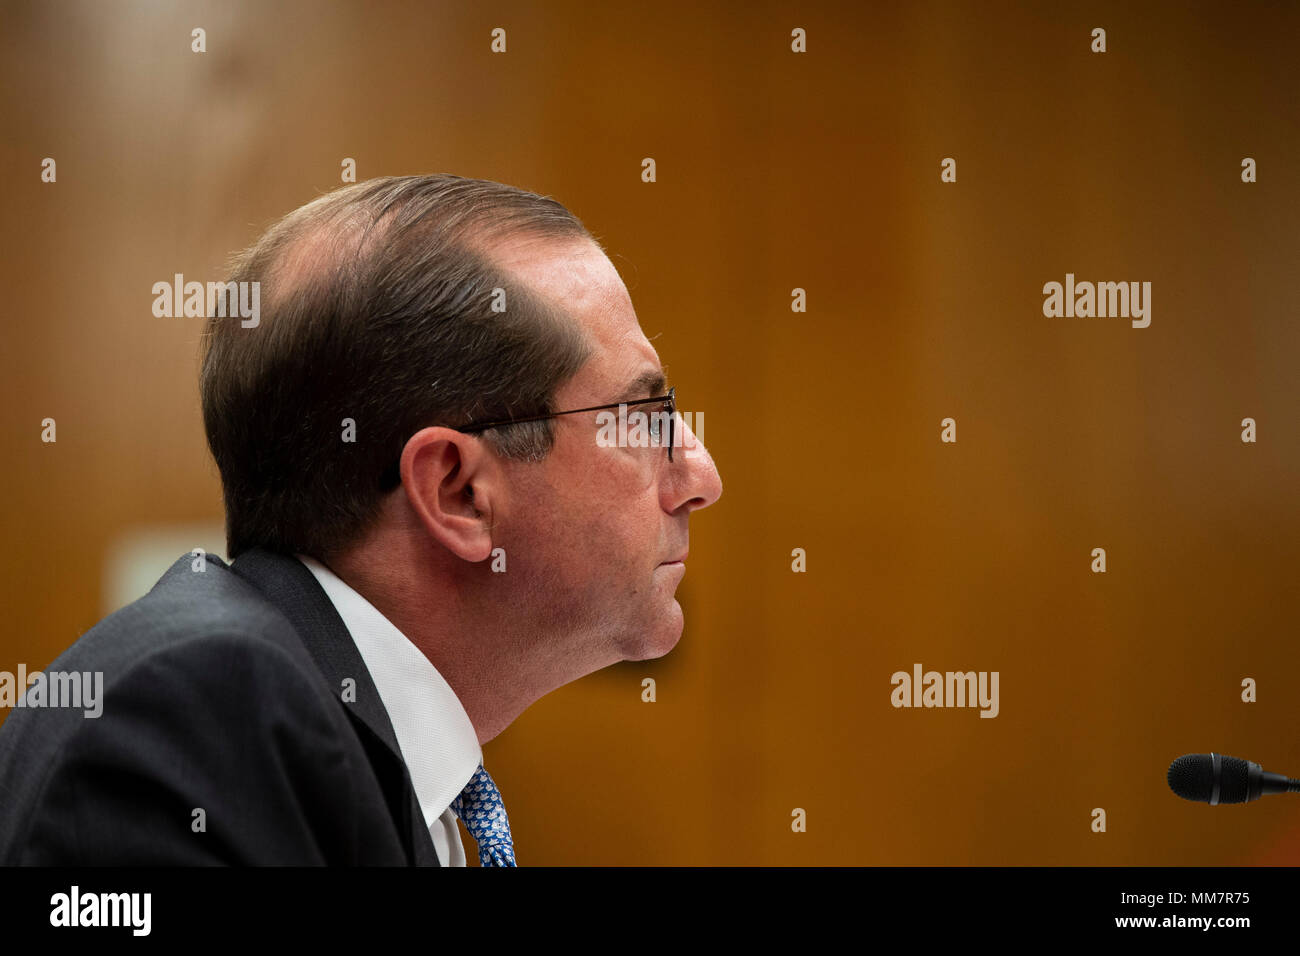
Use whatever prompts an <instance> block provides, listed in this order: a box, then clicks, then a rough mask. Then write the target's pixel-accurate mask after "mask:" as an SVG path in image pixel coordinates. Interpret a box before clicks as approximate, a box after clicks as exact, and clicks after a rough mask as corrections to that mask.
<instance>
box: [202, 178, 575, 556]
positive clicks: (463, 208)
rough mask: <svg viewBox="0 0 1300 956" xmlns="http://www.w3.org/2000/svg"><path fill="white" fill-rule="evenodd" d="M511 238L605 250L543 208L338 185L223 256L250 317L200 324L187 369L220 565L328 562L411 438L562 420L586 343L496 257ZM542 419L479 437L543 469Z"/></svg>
mask: <svg viewBox="0 0 1300 956" xmlns="http://www.w3.org/2000/svg"><path fill="white" fill-rule="evenodd" d="M516 238H537V239H545V240H553V241H568V242H574V241H581V240H587V241H590V242H592V243H595V244H596V246H597V247H598V248H599V246H600V244H599V242H597V240H596V239H595V238H594V237H593V236H592V235H591V234H590V233H589V232H588V231H587V229H586V227H585V226H583V224H582V223H581V221H580V220H579V219H578V218H577V217H576V216H574V215H573V213H571V212H570V211H569V210H568V209H566V208H565V207H564V206H563V205H561V204H560V203H559V202H557V201H556V200H554V199H551V198H549V197H543V196H539V195H536V194H534V193H531V192H526V191H524V190H522V189H517V188H515V187H513V186H507V185H503V184H501V183H495V182H489V181H486V180H478V179H465V178H462V177H459V176H452V175H447V174H443V175H431V176H402V177H386V178H382V179H372V180H367V181H365V182H362V183H357V184H356V185H352V186H345V187H342V188H340V189H336V190H334V191H333V192H330V193H327V194H326V195H324V196H321V197H320V198H318V199H316V200H315V201H313V202H310V203H308V204H307V205H305V206H302V207H301V208H299V209H296V210H294V211H293V212H291V213H289V214H288V215H286V216H284V217H283V218H282V219H280V220H279V221H278V222H276V223H275V224H274V225H272V226H271V227H270V228H269V229H268V230H267V231H266V232H265V233H264V234H263V235H262V237H261V238H260V239H258V241H257V242H256V243H254V244H253V245H252V246H251V247H249V248H248V249H246V250H244V251H243V252H241V253H238V254H237V255H236V256H235V257H234V259H233V261H232V266H231V270H230V276H229V280H228V281H231V282H259V283H260V291H261V303H262V305H261V316H260V321H259V322H258V323H257V324H256V325H255V326H253V327H250V328H245V327H243V325H242V324H241V322H240V321H239V320H238V319H234V320H232V319H230V318H223V317H221V316H219V315H216V314H209V316H208V320H207V326H206V329H205V331H204V335H203V341H202V344H201V360H200V372H199V393H200V399H201V404H202V409H203V423H204V428H205V431H206V433H207V439H208V446H209V448H210V449H211V450H212V456H213V458H214V459H215V460H216V463H217V467H218V469H219V470H220V472H221V483H222V495H223V498H224V500H225V507H226V539H227V551H228V555H227V556H228V557H229V558H231V559H233V558H235V557H236V556H237V555H238V554H239V553H240V552H242V551H245V550H246V549H248V548H251V547H262V548H266V549H268V550H272V551H278V552H282V553H301V554H307V555H311V556H314V557H318V558H321V559H326V558H328V557H329V556H330V555H331V554H334V553H336V552H338V551H339V550H341V549H344V548H346V547H348V546H349V545H351V544H352V543H354V542H355V541H356V540H357V538H358V537H359V536H360V535H361V534H363V533H364V532H365V530H366V529H367V528H368V527H369V526H370V525H371V523H372V522H373V521H374V519H375V518H376V516H377V514H378V511H379V506H380V503H381V501H382V498H383V496H384V495H385V494H387V493H388V492H389V491H391V490H392V487H393V481H394V480H396V476H394V475H393V473H392V469H391V465H392V464H393V463H394V462H395V461H396V460H397V459H398V458H399V456H400V455H401V451H402V448H403V447H404V445H405V444H406V441H407V439H409V438H410V436H411V435H413V434H414V433H415V432H417V431H419V430H420V429H421V428H424V427H427V426H430V425H446V426H449V427H457V426H460V425H464V424H466V423H469V422H471V421H497V420H500V419H505V418H512V417H522V416H527V415H541V414H549V413H551V412H553V411H555V410H556V409H555V408H554V407H553V404H552V402H553V398H554V395H555V392H556V390H557V389H558V388H559V387H560V386H561V385H562V384H564V382H566V381H568V380H569V379H570V378H571V377H572V376H573V375H574V374H575V373H576V372H577V371H578V369H580V368H581V367H582V365H583V364H584V363H585V362H586V360H587V358H588V357H589V355H590V354H591V346H590V343H589V341H588V339H587V337H586V336H585V335H584V334H583V332H582V330H581V329H580V327H579V326H578V325H577V324H576V323H574V322H573V321H572V319H570V318H569V317H568V316H567V315H565V314H564V313H563V310H562V308H561V307H559V305H558V304H555V303H552V302H549V301H547V300H545V299H543V298H542V297H541V296H540V295H539V294H537V293H535V292H534V291H533V290H532V289H531V288H530V287H529V286H528V285H527V284H526V283H525V282H523V281H522V280H520V279H519V278H518V277H516V276H514V275H513V274H512V273H510V271H509V270H506V269H503V268H501V267H500V266H498V265H497V264H496V263H495V262H494V260H493V256H492V253H491V249H493V248H494V247H496V246H497V245H498V244H500V243H503V242H506V241H509V240H512V239H516ZM494 290H497V291H494ZM502 295H504V302H505V311H504V312H501V311H493V304H494V303H496V304H498V307H499V303H501V301H502ZM552 425H553V423H552V422H550V421H540V422H529V423H521V424H517V425H511V426H506V427H503V428H494V429H490V430H488V431H485V432H483V433H482V437H483V438H484V439H485V440H486V441H488V442H489V443H490V446H491V447H492V448H493V450H494V451H496V452H497V453H498V454H500V455H502V456H504V457H507V458H512V459H519V460H528V461H538V460H541V459H542V458H544V457H545V456H546V455H547V454H548V453H549V451H550V449H551V447H552V445H553V443H554V431H553V427H552ZM349 426H350V427H349ZM386 475H387V476H388V480H387V481H386V480H385V476H386Z"/></svg>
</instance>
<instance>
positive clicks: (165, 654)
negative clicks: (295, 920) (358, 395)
mask: <svg viewBox="0 0 1300 956" xmlns="http://www.w3.org/2000/svg"><path fill="white" fill-rule="evenodd" d="M192 560H193V558H192V557H191V556H190V555H188V554H187V555H185V556H183V557H182V558H180V559H179V560H178V561H177V562H176V563H175V564H173V565H172V566H171V568H170V570H168V571H167V573H166V574H164V575H163V577H162V578H161V579H160V580H159V581H158V583H157V584H156V585H155V586H154V587H153V589H152V590H151V591H150V592H149V593H148V594H147V595H145V596H144V597H142V598H140V599H139V600H138V601H136V602H134V603H133V604H130V605H128V606H127V607H124V608H123V609H122V610H120V611H118V612H117V613H115V614H112V615H110V616H109V617H107V618H105V619H104V620H103V621H100V622H99V624H97V625H96V626H95V627H93V628H91V630H89V631H87V632H86V633H85V634H84V635H83V636H82V637H81V638H80V639H79V640H78V641H77V642H76V643H75V644H73V645H72V646H71V647H70V648H68V650H67V651H65V652H64V653H63V654H62V655H60V656H59V658H58V659H57V660H55V661H54V662H53V663H52V664H50V666H49V667H48V668H46V671H47V673H48V672H51V671H64V672H66V671H82V672H86V671H89V672H94V671H102V672H103V675H104V676H103V682H104V683H103V712H102V714H101V716H99V717H98V718H89V717H86V716H85V715H84V711H83V710H82V709H70V708H14V709H13V710H12V711H10V713H9V717H8V719H7V720H6V721H5V722H4V725H3V726H0V863H3V864H6V865H12V864H19V863H30V864H43V865H82V864H88V865H99V864H124V865H164V866H167V865H190V864H222V863H227V864H384V865H406V864H415V865H424V866H438V865H440V864H439V860H438V857H437V854H436V853H435V852H434V847H433V840H432V838H431V837H430V835H429V830H428V828H427V827H426V826H425V823H424V819H423V815H422V814H421V812H420V805H419V801H418V800H417V798H416V795H415V791H414V789H413V788H412V785H411V778H410V774H409V772H408V770H407V768H406V764H405V762H404V761H403V760H402V757H401V753H400V751H399V749H398V746H397V739H396V737H395V736H394V734H393V728H392V724H391V723H390V722H389V719H388V714H387V712H386V711H385V710H384V707H383V704H382V703H381V701H380V699H379V693H378V691H377V690H376V689H375V685H374V682H373V681H372V680H371V677H370V674H369V673H368V672H367V671H366V668H365V664H364V663H363V662H362V660H361V655H360V654H359V653H358V651H357V649H356V645H355V644H354V643H353V642H352V638H351V636H350V635H349V634H348V631H347V628H346V627H345V626H344V624H343V621H342V619H341V618H340V617H339V615H338V612H337V611H335V609H334V606H333V604H331V603H330V600H329V598H328V597H327V596H326V595H325V592H324V591H323V590H322V589H321V587H320V585H319V584H318V583H317V581H316V579H315V577H313V575H312V573H311V572H310V571H309V570H307V568H306V567H304V566H303V564H302V562H300V561H299V560H298V559H297V558H294V557H293V556H291V555H279V554H272V553H269V552H266V551H261V550H250V551H248V552H245V553H243V554H241V555H240V556H239V557H238V558H237V559H236V560H235V561H234V562H233V563H232V564H229V565H227V564H226V563H225V562H223V561H221V560H220V559H219V558H216V557H213V556H208V557H207V567H206V570H205V571H202V572H196V571H194V570H192V569H191V562H192ZM16 663H17V662H14V663H11V664H9V665H7V666H10V667H12V666H15V665H16ZM346 678H351V679H352V680H354V681H355V682H356V699H355V703H350V702H345V701H344V699H343V688H344V683H343V682H344V680H345V679H346ZM20 691H21V689H20ZM197 809H201V810H203V811H204V817H205V818H206V832H195V829H194V824H195V820H196V819H199V817H198V816H197V815H196V814H195V812H194V811H195V810H197Z"/></svg>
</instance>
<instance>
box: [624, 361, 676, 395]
mask: <svg viewBox="0 0 1300 956" xmlns="http://www.w3.org/2000/svg"><path fill="white" fill-rule="evenodd" d="M666 391H668V379H667V378H666V377H665V376H664V372H663V369H657V368H652V369H649V370H647V371H645V372H642V373H641V374H640V375H638V376H637V377H636V378H634V379H633V380H632V383H631V384H630V385H628V387H627V388H626V389H625V390H624V392H623V394H622V395H621V396H619V399H618V400H619V401H620V402H630V401H634V400H635V399H638V398H652V397H654V396H655V395H662V394H664V393H665V392H666Z"/></svg>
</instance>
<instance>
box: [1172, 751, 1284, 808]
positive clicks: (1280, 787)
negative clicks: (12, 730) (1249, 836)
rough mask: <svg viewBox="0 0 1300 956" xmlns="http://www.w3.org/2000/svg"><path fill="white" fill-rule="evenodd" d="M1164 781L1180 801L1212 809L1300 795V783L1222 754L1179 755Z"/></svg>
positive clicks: (1248, 761)
mask: <svg viewBox="0 0 1300 956" xmlns="http://www.w3.org/2000/svg"><path fill="white" fill-rule="evenodd" d="M1168 780H1169V789H1170V790H1172V791H1173V792H1174V793H1176V794H1178V795H1179V796H1180V797H1182V798H1183V799H1184V800H1199V801H1200V802H1202V803H1208V804H1209V805H1210V806H1212V807H1213V806H1216V805H1217V804H1220V803H1245V802H1246V801H1248V800H1258V799H1259V798H1260V797H1261V796H1263V795H1264V794H1266V793H1300V780H1289V779H1287V778H1286V777H1284V776H1282V774H1280V773H1267V772H1266V771H1265V770H1264V768H1263V767H1261V766H1260V765H1259V764H1257V763H1254V762H1252V761H1250V760H1242V759H1241V758H1240V757H1228V756H1225V755H1224V754H1183V756H1181V757H1179V758H1178V759H1177V760H1175V761H1174V762H1173V763H1171V764H1170V765H1169V776H1168Z"/></svg>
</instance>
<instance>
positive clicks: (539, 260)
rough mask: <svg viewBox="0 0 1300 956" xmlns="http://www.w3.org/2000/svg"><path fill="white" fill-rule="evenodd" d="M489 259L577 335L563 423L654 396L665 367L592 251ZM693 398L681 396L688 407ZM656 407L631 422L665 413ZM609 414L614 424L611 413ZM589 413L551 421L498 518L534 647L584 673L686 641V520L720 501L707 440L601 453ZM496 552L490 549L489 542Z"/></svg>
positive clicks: (539, 246)
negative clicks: (551, 437)
mask: <svg viewBox="0 0 1300 956" xmlns="http://www.w3.org/2000/svg"><path fill="white" fill-rule="evenodd" d="M494 258H495V259H496V260H497V261H498V262H499V263H500V264H502V265H503V266H505V267H506V268H507V269H510V270H512V271H513V272H514V273H515V274H516V275H517V276H519V278H520V279H521V280H522V281H523V282H525V283H527V284H528V285H529V286H531V287H532V288H533V289H535V290H536V291H537V292H538V293H539V294H541V295H542V296H544V297H548V298H549V299H550V300H551V301H552V302H554V303H556V304H557V305H558V306H559V307H560V308H561V310H562V311H563V312H564V313H565V314H567V315H569V316H570V317H571V319H572V320H573V321H574V322H576V323H578V324H580V325H581V327H582V329H583V331H584V332H585V334H586V336H587V339H588V341H589V343H590V345H591V347H592V354H591V356H590V358H589V359H588V360H587V363H586V365H584V366H583V368H582V369H580V370H579V371H578V373H577V374H576V375H575V376H574V377H573V378H572V379H571V380H570V381H568V382H567V383H566V384H565V385H563V386H562V387H561V388H560V389H559V390H558V392H557V393H556V399H555V408H556V410H557V411H566V410H568V409H573V408H587V407H590V406H593V405H605V404H608V403H610V402H621V401H636V400H637V399H642V398H649V397H651V396H655V395H663V394H665V393H666V391H667V388H666V387H664V386H663V385H662V382H661V381H656V380H661V379H662V377H663V365H662V364H661V363H660V361H659V356H658V354H657V353H656V352H655V350H654V347H653V346H652V345H651V344H650V342H649V340H647V339H646V337H645V334H644V333H643V332H642V331H641V326H640V324H639V323H638V322H637V317H636V312H635V310H634V309H633V308H632V300H631V298H630V297H629V296H628V292H627V288H626V287H625V286H624V285H623V280H622V279H621V278H619V275H618V272H617V271H616V270H615V268H614V266H613V264H612V263H611V262H610V261H609V259H608V258H606V256H605V255H604V253H602V252H601V251H600V249H599V248H597V247H596V245H595V244H594V243H591V242H588V241H586V240H582V241H581V242H578V243H573V242H566V243H556V242H554V241H537V240H534V241H531V242H516V243H514V244H512V245H510V246H509V247H506V248H504V249H498V250H497V251H496V253H495V254H494ZM688 400H689V398H688ZM661 410H662V406H661V405H659V404H653V405H643V406H634V407H633V408H630V409H629V410H628V412H629V415H630V413H632V412H634V411H641V412H645V413H650V412H656V411H661ZM613 414H615V415H617V410H614V412H613ZM599 416H600V413H598V412H584V413H582V414H579V415H561V416H560V417H558V418H555V419H553V420H552V425H553V427H554V430H555V446H554V448H553V449H552V450H551V452H550V454H549V455H548V456H547V458H546V459H545V461H543V462H541V463H533V464H528V463H513V462H512V463H507V465H506V468H507V471H508V473H509V475H510V480H511V486H512V492H511V495H510V497H509V500H508V503H507V504H506V506H505V508H506V512H507V513H505V514H501V515H499V516H498V517H499V520H500V522H501V529H502V532H503V539H504V540H503V541H502V544H503V546H504V547H505V548H506V554H507V556H508V562H509V563H508V571H507V574H508V575H511V576H513V574H514V572H515V571H516V570H519V571H521V572H523V576H522V579H520V578H516V579H515V581H514V582H512V583H514V584H521V585H522V587H523V591H522V594H518V595H517V597H519V598H521V599H522V600H523V601H524V602H526V605H527V610H525V609H524V607H521V608H520V610H521V613H528V614H530V616H532V617H533V618H534V620H535V621H536V622H537V624H538V626H539V634H538V636H539V638H553V637H554V636H555V635H562V636H563V640H556V641H554V642H553V644H552V645H551V646H553V647H554V651H555V653H556V654H557V655H566V656H567V657H568V658H569V660H570V661H571V662H574V663H576V662H577V661H579V660H580V661H585V662H587V663H588V665H589V666H590V669H596V668H598V667H603V666H606V665H607V664H609V663H613V662H615V661H618V660H644V659H647V658H655V657H661V656H663V655H664V654H667V653H668V651H670V650H671V649H672V648H673V646H674V645H675V644H676V643H677V640H678V639H679V638H680V637H681V633H682V625H683V617H682V608H681V605H680V604H678V603H677V600H676V598H675V597H674V593H675V592H676V590H677V586H678V584H680V583H681V580H682V577H683V576H684V575H685V573H686V568H685V565H684V564H682V563H679V559H681V558H683V557H684V555H685V554H686V551H687V548H688V533H687V521H688V518H689V516H690V513H691V512H692V511H693V510H695V509H696V508H704V507H707V506H708V505H710V504H712V503H713V502H714V501H716V500H717V499H718V496H719V495H721V494H722V482H721V480H720V479H719V477H718V471H717V469H716V468H715V467H714V464H713V459H712V457H710V455H709V453H708V451H707V450H706V449H705V448H704V445H703V443H702V442H699V441H698V439H696V438H695V436H694V435H693V434H692V433H691V432H690V431H689V430H687V429H685V425H684V422H682V421H681V419H680V416H679V418H678V421H677V429H678V432H679V434H680V433H682V432H684V434H682V435H681V437H680V438H679V439H678V441H679V442H681V446H680V447H676V448H674V449H673V461H672V462H669V461H668V455H667V449H666V448H664V447H663V445H664V443H665V442H666V441H667V435H666V433H665V434H664V436H663V438H662V440H661V441H660V442H659V443H658V444H656V445H654V446H652V447H649V448H639V447H625V448H619V447H602V446H601V444H599V443H598V441H597V438H598V435H599V434H600V424H601V418H600V417H599ZM494 543H496V542H495V541H494Z"/></svg>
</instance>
